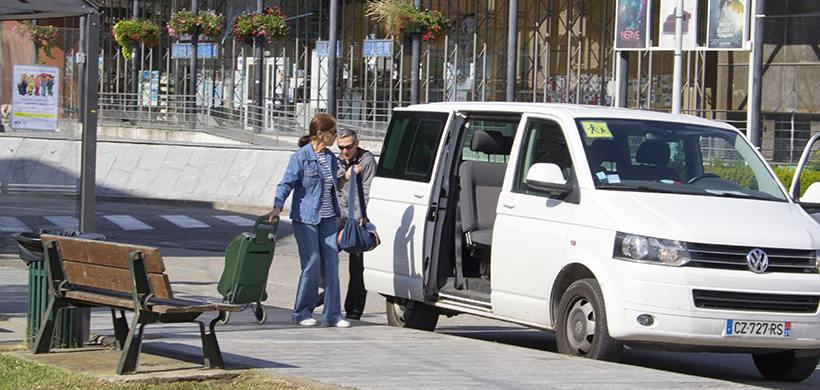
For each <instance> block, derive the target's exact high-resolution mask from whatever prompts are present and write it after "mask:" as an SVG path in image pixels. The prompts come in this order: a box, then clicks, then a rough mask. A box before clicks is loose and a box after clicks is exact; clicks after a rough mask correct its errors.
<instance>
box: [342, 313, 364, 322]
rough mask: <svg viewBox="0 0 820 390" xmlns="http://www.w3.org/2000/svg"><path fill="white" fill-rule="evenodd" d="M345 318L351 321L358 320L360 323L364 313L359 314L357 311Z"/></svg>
mask: <svg viewBox="0 0 820 390" xmlns="http://www.w3.org/2000/svg"><path fill="white" fill-rule="evenodd" d="M345 318H350V319H351V320H357V321H358V320H359V319H360V318H362V313H358V312H355V311H354V312H350V313H347V315H346V316H345Z"/></svg>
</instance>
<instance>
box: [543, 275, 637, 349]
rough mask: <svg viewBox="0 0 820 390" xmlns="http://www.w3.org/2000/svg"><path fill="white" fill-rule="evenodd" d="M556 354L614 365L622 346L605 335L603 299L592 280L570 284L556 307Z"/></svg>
mask: <svg viewBox="0 0 820 390" xmlns="http://www.w3.org/2000/svg"><path fill="white" fill-rule="evenodd" d="M555 339H556V342H557V344H558V352H560V353H564V354H567V355H574V356H581V357H585V358H590V359H596V360H607V361H611V362H617V361H618V360H620V358H621V355H622V354H623V350H624V347H623V344H622V343H621V342H620V341H618V340H615V339H613V338H612V337H610V336H609V330H608V329H607V322H606V311H605V310H604V296H603V293H601V286H599V285H598V282H597V281H596V280H595V279H581V280H578V281H576V282H575V283H573V284H572V285H571V286H569V288H568V289H567V291H566V292H565V293H564V296H563V297H562V298H561V303H560V304H559V305H558V323H557V324H556V329H555Z"/></svg>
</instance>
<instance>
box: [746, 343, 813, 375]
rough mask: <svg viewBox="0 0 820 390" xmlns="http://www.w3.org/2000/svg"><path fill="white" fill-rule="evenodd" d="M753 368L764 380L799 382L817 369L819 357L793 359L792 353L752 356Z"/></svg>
mask: <svg viewBox="0 0 820 390" xmlns="http://www.w3.org/2000/svg"><path fill="white" fill-rule="evenodd" d="M752 358H754V361H755V366H756V367H757V370H758V371H760V373H761V374H762V375H763V376H764V377H766V379H769V380H773V381H783V382H800V381H802V380H805V379H807V378H808V377H810V376H811V375H812V374H814V370H815V369H816V368H817V363H818V362H820V355H815V356H806V357H795V356H794V351H783V352H777V353H769V354H764V355H752Z"/></svg>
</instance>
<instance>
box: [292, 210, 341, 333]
mask: <svg viewBox="0 0 820 390" xmlns="http://www.w3.org/2000/svg"><path fill="white" fill-rule="evenodd" d="M293 236H294V237H295V238H296V245H297V246H298V247H299V260H300V261H301V263H302V275H301V276H300V277H299V289H298V290H297V291H296V304H295V306H294V308H293V322H296V323H299V322H300V321H302V320H306V319H308V318H312V316H313V309H315V308H316V300H317V299H318V297H319V275H320V273H321V272H322V271H324V275H322V276H323V277H324V283H325V303H324V307H323V309H322V324H324V325H334V324H336V323H337V322H339V321H341V320H343V319H344V318H343V317H342V309H341V294H340V293H339V249H338V243H337V241H336V218H323V219H322V220H321V221H320V222H319V224H318V225H309V224H306V223H302V222H298V221H293Z"/></svg>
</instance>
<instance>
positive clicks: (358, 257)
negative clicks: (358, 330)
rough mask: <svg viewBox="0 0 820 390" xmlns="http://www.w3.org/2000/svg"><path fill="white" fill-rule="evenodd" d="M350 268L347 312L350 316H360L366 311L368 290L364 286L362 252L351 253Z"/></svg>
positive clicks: (346, 300) (346, 298)
mask: <svg viewBox="0 0 820 390" xmlns="http://www.w3.org/2000/svg"><path fill="white" fill-rule="evenodd" d="M348 270H349V271H350V281H349V282H348V283H347V296H346V297H345V313H346V314H347V316H348V317H357V318H358V317H361V315H362V313H364V303H365V299H366V298H367V290H365V288H364V255H363V254H362V253H351V254H350V262H349V267H348Z"/></svg>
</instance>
